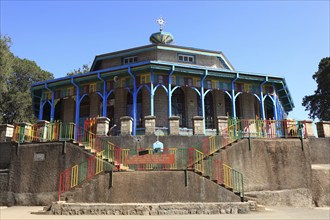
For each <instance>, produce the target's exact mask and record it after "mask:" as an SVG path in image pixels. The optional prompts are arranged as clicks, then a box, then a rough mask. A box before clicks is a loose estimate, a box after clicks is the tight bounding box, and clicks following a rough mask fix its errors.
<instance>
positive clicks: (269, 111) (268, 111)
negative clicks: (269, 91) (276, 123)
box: [264, 96, 274, 120]
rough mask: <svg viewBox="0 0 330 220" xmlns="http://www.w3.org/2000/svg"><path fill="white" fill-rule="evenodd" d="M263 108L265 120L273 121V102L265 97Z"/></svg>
mask: <svg viewBox="0 0 330 220" xmlns="http://www.w3.org/2000/svg"><path fill="white" fill-rule="evenodd" d="M264 107H265V119H266V120H268V119H271V120H272V119H274V105H273V101H272V100H271V98H270V97H269V96H267V97H266V99H265V101H264Z"/></svg>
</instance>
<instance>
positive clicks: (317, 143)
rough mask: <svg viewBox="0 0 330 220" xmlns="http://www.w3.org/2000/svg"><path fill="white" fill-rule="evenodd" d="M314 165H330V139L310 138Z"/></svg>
mask: <svg viewBox="0 0 330 220" xmlns="http://www.w3.org/2000/svg"><path fill="white" fill-rule="evenodd" d="M308 142H309V147H310V151H311V160H312V161H311V162H312V164H330V138H309V139H308Z"/></svg>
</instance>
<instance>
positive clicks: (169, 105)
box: [167, 66, 175, 130]
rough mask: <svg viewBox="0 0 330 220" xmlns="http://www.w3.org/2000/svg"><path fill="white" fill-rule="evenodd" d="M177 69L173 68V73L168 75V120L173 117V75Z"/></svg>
mask: <svg viewBox="0 0 330 220" xmlns="http://www.w3.org/2000/svg"><path fill="white" fill-rule="evenodd" d="M174 69H175V67H174V66H172V69H171V71H170V72H169V74H168V90H167V100H168V106H167V108H168V120H169V119H170V117H171V116H172V74H173V72H174ZM168 128H169V130H170V120H169V125H168Z"/></svg>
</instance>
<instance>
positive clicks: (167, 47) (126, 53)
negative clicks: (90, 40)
mask: <svg viewBox="0 0 330 220" xmlns="http://www.w3.org/2000/svg"><path fill="white" fill-rule="evenodd" d="M157 49H159V50H173V51H178V52H183V53H194V54H201V55H207V56H215V57H220V58H222V59H223V60H224V61H225V63H226V64H227V65H228V66H229V69H232V70H234V67H233V66H232V65H231V63H230V62H229V60H228V59H227V58H226V56H225V55H224V54H223V53H222V52H221V51H214V50H206V49H199V48H194V47H184V46H178V45H172V44H161V43H158V44H149V45H144V46H140V47H134V48H129V49H126V50H119V51H115V52H111V53H105V54H100V55H97V56H95V58H94V61H93V64H92V66H91V71H94V70H95V66H96V62H97V61H100V60H104V59H110V58H116V57H124V56H130V55H135V54H137V53H141V52H145V51H150V50H157Z"/></svg>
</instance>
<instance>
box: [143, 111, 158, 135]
mask: <svg viewBox="0 0 330 220" xmlns="http://www.w3.org/2000/svg"><path fill="white" fill-rule="evenodd" d="M144 127H145V134H147V135H148V134H154V133H155V127H156V116H151V115H149V116H145V117H144Z"/></svg>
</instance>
